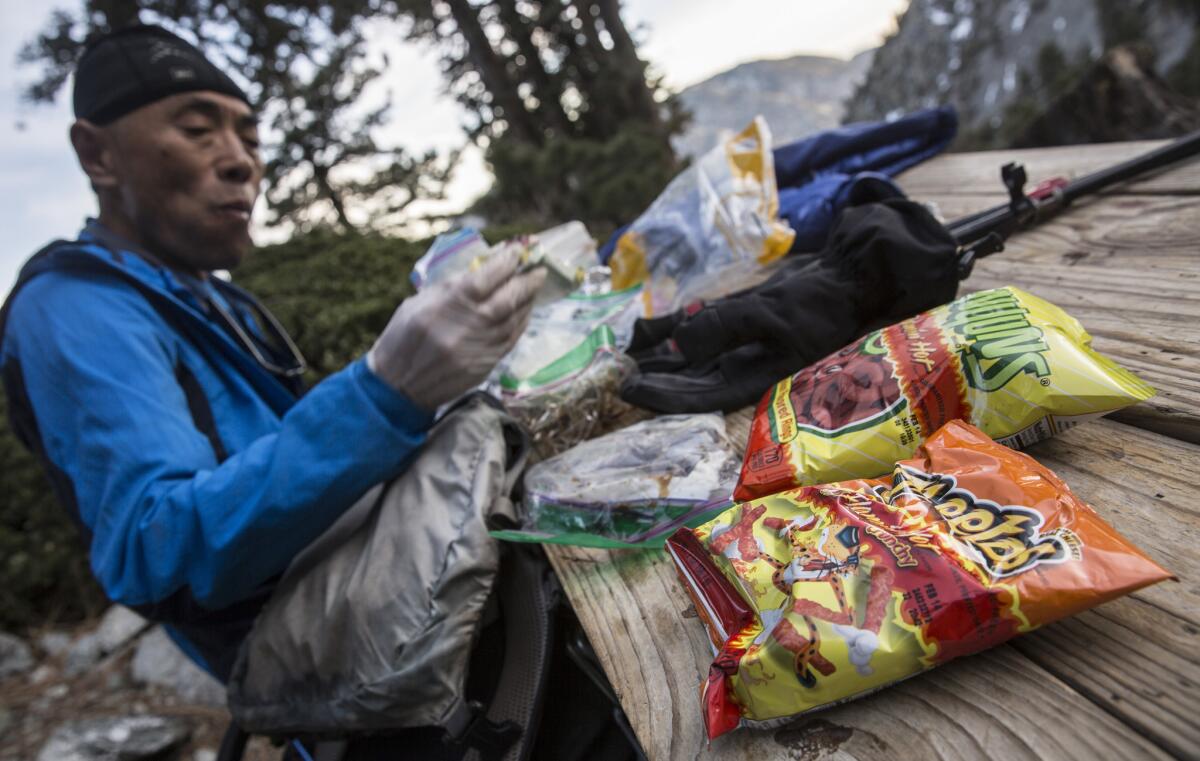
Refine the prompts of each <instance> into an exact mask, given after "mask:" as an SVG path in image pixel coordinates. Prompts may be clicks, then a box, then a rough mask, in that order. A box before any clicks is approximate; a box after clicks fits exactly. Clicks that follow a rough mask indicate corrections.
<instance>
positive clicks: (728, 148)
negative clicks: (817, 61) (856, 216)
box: [609, 116, 795, 316]
mask: <svg viewBox="0 0 1200 761" xmlns="http://www.w3.org/2000/svg"><path fill="white" fill-rule="evenodd" d="M778 213H779V192H778V188H777V187H776V185H775V163H774V157H773V155H772V153H771V132H770V129H769V128H768V127H767V123H766V121H764V120H763V118H762V117H761V116H760V117H756V118H755V119H754V121H753V122H751V123H750V125H749V126H747V127H746V128H745V129H744V130H742V131H741V132H740V133H738V134H737V135H734V136H732V137H730V138H728V139H727V140H725V141H723V142H722V143H721V145H719V146H717V147H715V148H713V149H712V150H711V151H709V152H708V153H706V154H705V155H704V156H702V157H701V158H700V160H699V161H697V162H696V163H695V164H694V165H692V166H691V167H689V168H688V169H687V170H686V171H684V172H683V173H682V174H680V175H679V176H678V177H676V178H675V179H674V180H672V181H671V183H670V184H669V185H667V188H666V189H665V190H664V191H663V192H662V194H661V195H659V197H658V198H657V199H655V201H654V203H653V204H651V205H650V208H648V209H647V210H646V211H645V212H644V213H643V214H642V215H641V216H640V217H638V218H637V219H636V220H635V221H634V222H633V224H632V225H630V227H629V229H628V230H626V231H625V233H624V234H623V235H622V236H621V237H620V238H619V239H618V240H617V245H616V250H615V251H614V253H613V256H612V259H611V260H610V261H609V266H610V267H612V269H613V287H615V288H627V287H629V286H633V285H636V284H638V283H643V282H644V283H645V286H646V287H645V289H644V290H643V291H642V300H643V314H644V316H650V315H654V314H666V313H668V312H671V311H674V310H675V309H677V308H678V307H680V306H683V305H684V304H686V303H688V302H689V301H692V300H694V299H695V295H694V294H697V293H699V292H701V291H705V290H712V285H713V283H714V281H717V280H720V279H721V276H722V275H721V273H722V271H723V270H725V269H728V268H739V267H742V268H744V267H745V266H747V265H752V264H753V263H758V264H767V263H769V262H772V261H774V260H776V259H778V258H780V257H781V256H783V255H784V254H786V253H787V252H788V250H789V249H790V248H791V245H792V240H793V238H794V237H795V233H794V232H793V231H792V229H791V228H789V227H788V226H787V225H786V224H785V223H783V222H782V221H780V220H779V219H778V218H777V216H778Z"/></svg>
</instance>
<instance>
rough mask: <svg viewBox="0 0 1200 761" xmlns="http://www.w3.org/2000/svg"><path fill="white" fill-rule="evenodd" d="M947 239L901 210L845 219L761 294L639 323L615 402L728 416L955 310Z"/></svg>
mask: <svg viewBox="0 0 1200 761" xmlns="http://www.w3.org/2000/svg"><path fill="white" fill-rule="evenodd" d="M956 251H957V247H956V246H955V243H954V239H953V238H952V237H951V236H950V234H949V233H948V232H946V230H945V228H944V227H942V225H941V223H939V222H938V221H937V220H936V219H934V218H933V216H932V215H931V214H930V213H929V212H928V210H926V209H925V207H924V206H921V205H920V204H917V203H914V202H912V201H908V200H905V199H892V200H888V201H883V202H880V203H872V204H865V205H862V206H853V207H849V208H847V209H846V210H845V211H844V212H843V213H842V216H841V218H840V219H839V220H838V223H837V225H836V226H835V227H834V229H833V231H832V233H831V234H830V238H829V243H828V245H827V246H826V248H825V250H824V251H822V252H821V253H819V254H796V255H793V256H791V257H789V258H788V259H786V260H785V261H784V263H783V265H782V269H780V270H779V271H778V272H776V273H775V274H774V275H772V276H771V278H770V279H769V280H767V281H766V282H764V283H762V284H760V285H757V286H755V287H753V288H749V289H747V290H744V291H741V292H739V293H735V294H732V295H730V296H726V297H724V298H721V299H718V300H716V301H713V302H711V303H708V304H696V305H692V306H689V307H687V308H685V309H683V310H680V311H678V312H675V313H674V314H670V315H667V316H665V317H659V318H654V319H649V320H639V321H638V322H637V324H636V325H635V327H634V333H633V340H632V342H631V343H630V346H629V349H628V354H629V355H630V356H631V357H632V358H633V359H634V360H635V361H637V364H638V370H637V372H636V373H635V374H634V375H632V376H631V377H630V378H628V379H627V380H626V381H625V383H624V384H622V386H621V398H623V399H625V400H626V401H627V402H630V403H632V404H636V405H638V406H640V407H646V408H648V409H651V410H655V411H657V412H711V411H714V410H726V411H728V410H734V409H738V408H740V407H744V406H746V405H748V404H753V403H755V402H757V401H758V400H759V399H760V398H761V397H762V395H763V393H764V392H766V390H767V389H768V388H770V387H771V386H772V385H773V384H774V383H776V382H778V381H779V380H780V379H781V378H784V377H786V376H788V375H791V374H793V373H796V372H798V371H800V370H802V369H803V368H805V367H807V366H808V365H810V364H812V363H813V362H815V361H816V360H818V359H821V358H822V357H824V356H825V355H827V354H829V353H830V352H833V351H836V350H837V349H840V348H841V347H842V346H844V345H845V344H847V343H849V342H850V341H853V340H854V339H856V338H858V337H860V336H862V335H863V334H864V333H866V332H868V331H869V330H872V329H874V328H877V327H882V326H883V325H888V324H891V323H893V322H897V321H899V320H903V319H905V318H908V317H911V316H913V315H914V314H917V313H918V312H922V311H924V310H926V309H930V308H932V307H934V306H937V305H939V304H944V303H945V302H947V301H950V300H951V299H953V298H954V296H955V293H956V292H957V289H958V273H957V261H956Z"/></svg>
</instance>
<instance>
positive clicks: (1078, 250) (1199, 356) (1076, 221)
mask: <svg viewBox="0 0 1200 761" xmlns="http://www.w3.org/2000/svg"><path fill="white" fill-rule="evenodd" d="M933 200H934V201H935V202H936V203H937V205H938V207H939V209H940V210H941V211H942V213H943V214H944V215H946V216H947V217H954V216H959V215H961V214H965V213H969V212H970V211H972V210H973V209H974V208H975V207H977V206H984V207H986V206H988V205H990V204H992V203H994V202H999V201H1000V200H1001V199H1000V198H999V197H998V196H996V197H990V198H988V199H986V200H984V201H981V202H979V203H975V202H973V201H964V200H963V199H962V198H961V197H954V198H935V199H933ZM1198 250H1200V197H1197V196H1192V197H1178V196H1119V197H1111V198H1102V199H1094V200H1093V201H1091V202H1089V203H1087V204H1083V205H1081V206H1080V207H1078V208H1075V209H1072V210H1071V211H1070V212H1069V213H1067V214H1064V215H1061V216H1059V217H1057V218H1055V219H1053V220H1051V221H1049V222H1047V223H1046V224H1045V225H1043V226H1040V227H1038V228H1036V229H1034V230H1031V231H1029V232H1026V233H1022V234H1020V235H1017V236H1014V237H1013V238H1012V240H1010V241H1009V243H1008V246H1007V248H1006V249H1005V250H1004V251H1003V252H1001V253H999V254H996V255H995V256H993V257H990V258H988V259H985V260H983V261H981V262H980V263H979V265H978V266H977V267H976V269H975V273H974V274H973V275H972V276H971V278H970V279H969V280H968V281H966V282H965V283H964V284H963V291H964V292H966V291H971V290H978V289H982V288H994V287H999V286H1003V285H1015V286H1017V287H1019V288H1022V289H1024V290H1027V291H1029V292H1030V293H1034V294H1036V295H1038V296H1041V297H1042V298H1045V299H1047V300H1048V301H1050V302H1052V303H1054V304H1057V305H1059V306H1060V307H1062V308H1063V309H1065V310H1067V312H1068V313H1070V314H1071V315H1072V316H1073V317H1075V318H1076V319H1078V320H1079V321H1080V322H1081V323H1083V325H1084V327H1085V328H1087V330H1088V332H1090V333H1091V334H1092V335H1093V337H1094V338H1095V342H1094V344H1093V345H1094V346H1095V348H1096V349H1097V350H1098V351H1100V352H1102V353H1104V354H1106V355H1108V356H1110V357H1112V358H1113V359H1115V360H1117V361H1118V362H1120V363H1121V364H1122V365H1124V366H1125V367H1127V368H1128V369H1130V370H1132V371H1134V372H1135V373H1137V374H1138V375H1140V376H1141V377H1142V378H1143V379H1144V380H1146V381H1147V382H1149V383H1150V384H1151V385H1153V386H1154V387H1155V388H1156V389H1157V390H1158V396H1157V397H1155V398H1154V399H1152V400H1150V401H1149V402H1148V403H1145V404H1139V405H1137V406H1135V407H1131V408H1128V409H1126V410H1123V411H1121V412H1119V413H1117V415H1116V416H1115V417H1116V418H1117V419H1120V420H1122V421H1123V422H1127V423H1130V424H1131V425H1137V426H1139V427H1143V428H1146V429H1148V430H1153V431H1157V432H1159V433H1163V434H1166V435H1169V436H1173V437H1175V438H1181V439H1184V440H1185V441H1190V442H1193V443H1200V352H1198V351H1197V347H1198V346H1200V266H1197V259H1196V256H1197V254H1196V252H1197V251H1198Z"/></svg>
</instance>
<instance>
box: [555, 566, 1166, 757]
mask: <svg viewBox="0 0 1200 761" xmlns="http://www.w3.org/2000/svg"><path fill="white" fill-rule="evenodd" d="M547 552H548V554H549V555H550V558H551V561H552V562H553V564H554V567H555V570H556V571H557V573H558V575H559V578H560V579H561V580H562V582H563V586H564V588H565V589H566V590H567V593H568V597H569V598H570V601H571V604H572V606H573V607H574V608H575V611H576V613H577V615H578V616H579V619H580V621H581V622H582V623H583V626H584V629H585V631H586V632H587V635H588V638H589V639H590V641H591V643H592V646H593V647H594V648H595V650H596V652H597V654H598V655H599V657H600V661H601V663H602V665H603V666H604V669H605V672H606V673H607V674H608V677H609V679H610V681H611V682H612V683H613V686H614V688H615V690H616V692H617V695H618V697H619V698H620V700H621V704H622V707H623V708H624V709H625V713H626V715H627V716H628V717H629V720H630V723H631V724H632V726H633V728H634V731H635V732H636V733H637V736H638V738H639V740H640V741H641V742H642V745H643V748H644V749H645V751H646V754H647V756H648V757H649V758H650V759H653V760H654V761H658V760H659V759H670V760H671V761H674V760H675V759H707V758H720V759H739V760H742V759H744V760H745V761H750V760H751V759H755V760H757V759H763V758H784V757H786V758H809V759H818V758H839V759H864V760H865V759H880V760H881V761H882V760H883V759H894V758H895V757H896V756H897V754H899V753H901V752H903V755H906V756H911V757H914V758H930V759H961V758H982V757H991V758H1005V759H1034V758H1062V759H1085V760H1087V761H1092V760H1093V759H1095V758H1096V757H1104V756H1105V754H1109V753H1117V754H1119V756H1120V757H1132V758H1166V757H1167V756H1166V755H1165V754H1164V753H1163V752H1162V751H1161V750H1160V749H1159V748H1158V747H1157V746H1155V745H1154V744H1153V743H1152V742H1150V741H1148V740H1146V739H1145V738H1142V737H1140V736H1139V735H1138V734H1136V733H1135V732H1134V731H1132V730H1131V729H1130V728H1129V727H1127V726H1125V725H1124V724H1123V723H1121V721H1119V720H1117V719H1115V718H1114V717H1112V716H1111V715H1109V714H1108V713H1106V712H1105V711H1104V710H1102V709H1101V708H1099V707H1098V706H1097V705H1096V704H1094V703H1092V702H1091V701H1089V700H1088V699H1086V698H1085V697H1083V695H1081V694H1080V693H1079V692H1077V691H1075V690H1074V689H1072V688H1071V687H1069V686H1068V685H1067V684H1066V683H1064V682H1062V681H1060V680H1059V679H1058V678H1056V677H1054V676H1052V675H1051V674H1050V673H1048V672H1047V671H1045V670H1044V669H1043V668H1041V667H1040V666H1038V665H1036V664H1034V663H1033V662H1032V661H1031V660H1029V659H1028V658H1026V657H1025V656H1023V655H1021V654H1019V653H1018V652H1017V651H1016V650H1015V649H1013V648H1012V646H1009V645H1006V646H1003V647H1000V648H996V649H995V650H992V651H990V652H988V653H983V654H980V655H978V656H973V657H971V658H966V659H963V660H961V661H958V662H955V663H951V664H948V665H947V666H944V667H941V668H938V669H934V670H933V671H931V672H928V673H926V674H922V675H920V676H917V677H914V678H913V679H910V680H908V681H906V682H903V683H901V684H898V685H895V686H893V687H890V688H888V689H886V690H883V691H881V692H879V693H876V694H874V695H871V696H869V697H866V698H863V699H861V700H857V701H853V702H851V703H846V704H843V705H840V706H836V707H834V708H831V709H828V710H826V711H823V712H820V713H818V714H814V715H811V716H809V717H804V718H801V719H798V720H797V721H795V722H793V723H791V724H789V725H787V726H784V727H782V728H779V729H776V730H763V731H755V730H737V731H735V732H733V733H730V734H729V735H726V736H725V737H722V738H720V739H718V740H717V741H716V742H714V743H712V744H711V745H708V744H706V743H705V741H704V731H703V724H702V721H701V718H700V700H699V695H698V686H699V684H700V681H701V678H702V677H703V675H704V674H705V673H706V672H707V669H708V665H709V663H710V662H711V659H712V652H711V649H710V647H709V645H708V640H707V637H706V635H705V634H704V631H703V627H702V625H701V624H700V621H699V619H698V618H697V617H696V614H695V612H694V610H692V607H691V605H690V603H689V602H688V600H687V597H686V595H685V593H684V591H683V589H682V587H681V586H680V585H679V582H678V580H677V579H676V577H675V571H674V568H673V567H672V565H671V563H670V561H669V560H668V559H667V557H666V556H665V555H664V554H663V553H661V552H657V551H621V552H602V551H598V550H585V549H582V548H570V547H547ZM1047 728H1049V729H1047Z"/></svg>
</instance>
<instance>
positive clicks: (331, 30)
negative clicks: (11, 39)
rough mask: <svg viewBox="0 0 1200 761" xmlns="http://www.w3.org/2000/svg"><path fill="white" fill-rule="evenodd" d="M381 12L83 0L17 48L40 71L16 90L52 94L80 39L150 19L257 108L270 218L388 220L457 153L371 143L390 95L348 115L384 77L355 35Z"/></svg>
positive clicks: (250, 0) (436, 183) (342, 2)
mask: <svg viewBox="0 0 1200 761" xmlns="http://www.w3.org/2000/svg"><path fill="white" fill-rule="evenodd" d="M380 12H382V7H381V6H380V4H379V3H377V2H373V1H372V0H338V2H334V3H317V2H311V1H309V0H293V1H290V2H270V1H268V0H137V2H127V1H126V2H123V1H122V0H86V1H85V3H84V5H83V8H82V10H81V11H80V12H79V13H78V14H74V15H73V14H71V13H68V12H66V11H56V12H55V13H54V14H53V15H52V16H51V19H50V22H49V24H48V25H47V27H46V28H45V29H44V30H43V31H42V32H41V33H40V34H39V35H38V36H37V37H36V38H35V39H34V40H33V41H31V42H30V43H29V44H27V45H26V46H25V47H24V48H23V49H22V51H21V53H20V56H19V60H20V61H21V62H22V63H25V64H29V65H40V66H41V76H40V77H39V78H38V80H37V81H35V82H34V83H33V84H32V85H30V86H29V87H28V88H27V89H26V91H25V97H26V98H27V99H28V100H31V101H33V102H48V101H52V100H53V99H54V98H55V97H56V96H57V94H58V93H59V92H60V91H61V90H62V88H63V85H64V84H65V83H66V81H67V78H68V76H69V75H70V73H71V71H72V70H73V68H74V66H75V61H76V60H77V59H78V57H79V54H80V53H81V52H82V50H83V47H84V44H85V40H86V39H87V38H88V36H89V35H93V34H97V33H101V32H105V31H109V30H112V29H118V28H121V27H124V26H127V25H129V24H132V23H136V22H138V21H141V22H144V23H156V24H160V25H162V26H164V27H166V28H168V29H170V30H171V31H174V32H176V33H178V34H180V36H182V37H184V38H185V39H188V40H189V41H191V42H193V43H195V44H197V45H198V46H199V47H201V48H202V49H203V50H204V51H205V53H206V54H207V55H209V56H210V57H211V58H212V59H213V60H214V61H215V62H216V63H217V64H218V65H219V66H220V67H221V68H222V69H224V70H225V71H227V72H229V73H230V75H231V76H233V77H234V78H235V79H239V80H241V81H240V84H242V85H243V86H244V87H245V88H246V90H247V93H248V94H249V95H250V97H251V100H252V101H253V102H255V103H257V104H258V105H259V111H260V118H261V119H262V123H263V126H264V128H265V130H264V131H265V136H266V137H267V148H268V150H267V157H268V163H267V171H266V178H267V182H268V190H267V193H266V200H267V203H268V208H269V211H270V218H269V220H268V221H269V222H270V223H278V222H283V221H287V222H291V223H293V224H294V225H296V226H297V227H298V228H300V229H306V228H309V227H311V226H313V225H316V224H322V223H328V224H333V225H336V226H339V227H342V228H346V229H353V228H356V227H359V226H363V225H365V226H368V227H373V228H379V227H387V226H391V225H393V224H394V223H395V222H396V221H397V216H396V215H397V213H398V212H399V211H401V210H403V209H404V208H405V207H407V206H408V205H409V204H410V203H412V202H413V201H415V200H417V199H420V198H440V197H442V194H443V192H444V188H445V184H446V182H447V181H448V179H449V176H450V172H451V170H452V168H453V159H454V158H455V157H454V156H453V155H451V156H438V155H436V154H435V153H426V154H424V155H420V156H415V155H412V154H410V153H409V152H407V151H405V150H404V149H403V148H399V147H394V146H384V145H381V144H380V143H379V141H378V140H377V138H376V136H375V134H373V132H372V130H373V129H375V128H377V127H379V126H380V125H382V124H384V123H385V121H386V119H387V116H388V113H389V110H390V98H385V99H384V100H383V102H382V103H380V104H378V105H375V106H374V107H372V108H371V110H369V111H368V112H367V113H366V114H365V115H363V114H359V113H358V112H357V111H356V107H361V105H362V104H361V98H362V95H363V93H364V91H366V90H367V89H368V88H369V87H370V85H371V84H372V83H373V82H375V81H376V80H377V79H378V78H379V77H380V75H381V74H382V73H383V68H382V67H381V66H379V65H376V64H374V63H373V62H372V61H370V60H369V57H368V54H367V51H366V49H365V45H364V40H363V31H362V30H363V26H364V24H365V23H366V22H367V21H368V20H369V19H371V18H374V17H375V16H376V15H377V14H379V13H380Z"/></svg>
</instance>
